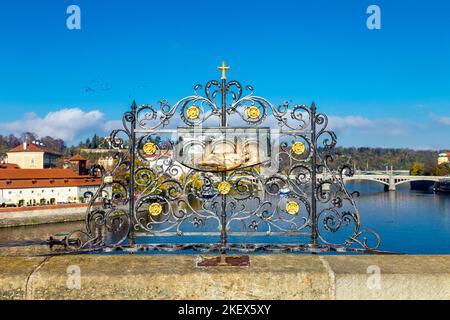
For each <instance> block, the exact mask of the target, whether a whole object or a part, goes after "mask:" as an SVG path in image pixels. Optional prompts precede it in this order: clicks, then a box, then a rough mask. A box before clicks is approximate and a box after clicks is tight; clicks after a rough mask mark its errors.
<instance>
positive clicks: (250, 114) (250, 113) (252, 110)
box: [247, 106, 261, 119]
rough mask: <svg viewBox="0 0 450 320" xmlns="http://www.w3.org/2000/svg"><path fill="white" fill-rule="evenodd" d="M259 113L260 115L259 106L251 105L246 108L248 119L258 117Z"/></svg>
mask: <svg viewBox="0 0 450 320" xmlns="http://www.w3.org/2000/svg"><path fill="white" fill-rule="evenodd" d="M260 115H261V111H259V108H258V107H256V106H251V107H250V108H248V110H247V116H248V117H249V118H250V119H258V118H259V116H260Z"/></svg>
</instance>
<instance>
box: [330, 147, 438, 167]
mask: <svg viewBox="0 0 450 320" xmlns="http://www.w3.org/2000/svg"><path fill="white" fill-rule="evenodd" d="M438 154H439V151H431V150H429V151H428V150H411V149H383V148H342V147H339V148H336V156H337V160H338V161H339V162H340V161H342V160H343V159H344V158H345V157H351V158H352V163H353V164H354V166H355V167H356V168H357V169H360V170H367V169H368V170H384V169H386V166H391V165H392V166H393V167H394V169H396V170H409V169H410V168H411V166H412V164H413V163H417V162H419V163H423V164H436V162H437V157H438Z"/></svg>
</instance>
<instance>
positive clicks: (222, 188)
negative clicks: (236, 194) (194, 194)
mask: <svg viewBox="0 0 450 320" xmlns="http://www.w3.org/2000/svg"><path fill="white" fill-rule="evenodd" d="M218 190H219V193H220V194H221V195H226V194H229V193H230V191H231V185H230V184H229V183H228V182H226V181H223V182H221V183H220V184H219V186H218Z"/></svg>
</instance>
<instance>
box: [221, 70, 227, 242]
mask: <svg viewBox="0 0 450 320" xmlns="http://www.w3.org/2000/svg"><path fill="white" fill-rule="evenodd" d="M220 92H221V95H222V115H221V120H222V121H221V126H222V127H223V128H225V127H227V125H228V124H227V80H226V77H224V76H223V77H222V85H221V87H220ZM226 180H227V173H226V172H225V171H224V172H222V182H223V181H226ZM220 218H221V224H222V230H221V233H220V243H221V245H222V247H224V246H226V244H227V196H226V195H222V213H221V216H220Z"/></svg>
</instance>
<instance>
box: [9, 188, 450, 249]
mask: <svg viewBox="0 0 450 320" xmlns="http://www.w3.org/2000/svg"><path fill="white" fill-rule="evenodd" d="M347 188H348V189H349V190H358V191H360V193H361V196H360V197H359V198H358V199H357V204H358V208H359V211H360V215H361V222H362V227H370V228H372V229H374V230H375V231H377V233H378V234H379V235H380V237H381V239H382V244H381V247H380V249H381V250H385V251H391V252H398V253H406V254H450V195H443V194H441V195H438V194H433V193H431V192H420V191H411V190H409V185H404V186H403V187H401V188H399V189H398V190H397V191H396V192H384V190H383V186H382V185H378V184H374V183H371V182H352V183H348V185H347ZM82 225H83V223H81V222H76V223H66V224H52V225H42V226H35V227H21V228H9V229H0V244H4V243H11V242H22V241H30V240H45V239H48V238H49V237H50V236H51V235H54V234H58V233H67V232H69V231H71V230H74V229H79V228H81V227H82ZM53 250H56V249H53ZM48 252H49V248H47V247H45V246H40V245H34V246H27V247H14V248H0V255H30V254H41V253H48Z"/></svg>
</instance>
